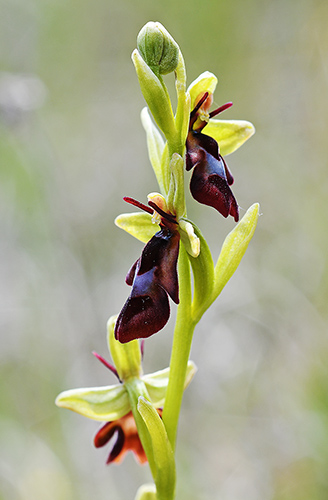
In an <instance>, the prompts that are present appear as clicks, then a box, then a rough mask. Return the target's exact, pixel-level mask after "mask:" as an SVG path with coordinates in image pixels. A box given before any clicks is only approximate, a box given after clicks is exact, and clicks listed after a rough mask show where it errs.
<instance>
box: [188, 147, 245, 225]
mask: <svg viewBox="0 0 328 500" xmlns="http://www.w3.org/2000/svg"><path fill="white" fill-rule="evenodd" d="M190 191H191V194H192V196H193V197H194V198H195V200H197V201H198V202H199V203H202V204H204V205H208V206H211V207H213V208H215V209H216V210H218V211H219V212H220V213H221V214H222V215H223V217H228V215H232V216H233V217H234V219H235V221H236V222H238V220H239V212H238V204H237V202H236V199H235V197H234V195H233V193H232V191H231V189H230V187H229V184H228V182H227V178H226V174H225V165H224V163H223V161H222V160H217V159H216V158H214V157H213V156H211V155H209V154H206V156H205V160H204V161H203V162H199V163H198V164H197V166H196V167H195V168H194V170H193V174H192V178H191V181H190Z"/></svg>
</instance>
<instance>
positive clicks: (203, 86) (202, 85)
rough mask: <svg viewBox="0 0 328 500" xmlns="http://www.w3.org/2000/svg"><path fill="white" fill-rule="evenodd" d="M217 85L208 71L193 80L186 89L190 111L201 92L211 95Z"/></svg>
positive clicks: (215, 79) (214, 77)
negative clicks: (189, 101)
mask: <svg viewBox="0 0 328 500" xmlns="http://www.w3.org/2000/svg"><path fill="white" fill-rule="evenodd" d="M217 83H218V79H217V78H216V76H215V75H213V73H211V72H210V71H204V73H202V74H201V75H199V77H198V78H196V80H194V81H193V82H192V83H191V84H190V85H189V87H188V92H189V94H190V100H191V109H194V107H195V105H196V101H197V98H198V96H199V94H201V93H203V92H209V93H210V94H213V93H214V90H215V88H216V85H217Z"/></svg>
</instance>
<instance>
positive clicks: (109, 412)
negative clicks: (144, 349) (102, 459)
mask: <svg viewBox="0 0 328 500" xmlns="http://www.w3.org/2000/svg"><path fill="white" fill-rule="evenodd" d="M115 321H116V317H115V316H113V317H111V318H110V319H109V321H108V336H107V341H108V347H109V349H110V352H111V356H112V359H113V361H114V365H115V366H113V365H110V364H109V363H108V362H107V361H106V360H105V359H104V358H103V357H102V356H100V355H99V354H96V353H94V354H95V356H96V357H97V358H98V359H99V360H100V361H101V362H102V363H103V364H104V365H105V366H106V367H107V368H109V369H110V371H111V372H113V373H114V374H115V375H116V377H117V378H118V380H119V383H117V384H115V385H109V386H105V387H90V388H82V389H71V390H68V391H64V392H62V393H61V394H59V396H58V397H57V399H56V404H57V406H59V407H61V408H67V409H69V410H72V411H75V412H77V413H79V414H80V415H83V416H85V417H87V418H91V419H93V420H98V421H100V422H105V423H104V424H103V425H102V427H101V428H100V429H99V430H98V432H97V434H96V436H95V438H94V444H95V446H96V448H100V447H102V446H104V445H106V444H107V443H109V441H110V440H111V439H112V438H115V437H116V439H114V444H113V445H112V447H111V451H110V453H109V456H108V459H107V463H108V464H109V463H119V462H121V460H122V459H123V458H124V455H125V454H126V453H127V452H128V451H132V452H133V453H134V455H135V457H136V458H137V460H138V461H139V462H141V463H144V462H145V461H146V460H147V458H146V454H145V451H144V448H143V446H142V444H141V441H140V437H139V435H138V431H137V425H136V421H135V414H133V413H132V411H133V408H135V403H134V402H133V398H132V399H131V384H133V383H134V382H135V383H136V385H137V387H138V391H137V392H138V394H137V397H138V395H139V394H140V395H141V396H143V397H146V398H147V400H148V401H149V402H150V403H151V404H152V406H153V407H154V408H156V410H157V412H158V414H159V415H160V416H161V408H162V407H163V405H164V402H165V396H166V391H167V385H168V381H169V374H170V369H169V368H166V369H164V370H159V371H157V372H155V373H151V374H148V375H143V374H142V366H141V354H142V353H141V350H140V346H139V341H138V340H135V341H133V342H129V343H128V344H121V343H120V342H118V341H117V340H115V338H114V325H115ZM195 373H196V366H195V365H194V363H193V362H192V361H189V362H188V367H187V372H186V378H185V384H184V387H187V385H188V384H189V383H190V381H191V379H192V378H193V376H194V374H195ZM128 386H129V387H130V390H129V388H128ZM132 392H133V391H132Z"/></svg>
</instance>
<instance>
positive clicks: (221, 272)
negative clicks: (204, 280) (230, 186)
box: [212, 203, 260, 300]
mask: <svg viewBox="0 0 328 500" xmlns="http://www.w3.org/2000/svg"><path fill="white" fill-rule="evenodd" d="M259 208H260V207H259V204H258V203H254V205H252V206H251V207H250V208H249V209H248V210H247V212H246V214H245V215H244V217H243V218H242V219H241V220H240V221H239V223H238V224H237V225H236V227H235V228H234V229H233V230H232V231H231V232H230V233H229V234H228V236H227V237H226V239H225V240H224V243H223V245H222V249H221V253H220V255H219V258H218V260H217V263H216V265H215V269H214V288H213V297H212V298H213V300H215V299H216V297H217V296H218V295H219V294H220V293H221V291H222V289H223V288H224V286H225V285H226V284H227V282H228V281H229V279H230V278H231V276H232V275H233V273H234V272H235V270H236V269H237V267H238V266H239V263H240V261H241V259H242V257H243V255H244V253H245V252H246V249H247V247H248V245H249V242H250V241H251V239H252V237H253V234H254V231H255V228H256V225H257V221H258V217H259Z"/></svg>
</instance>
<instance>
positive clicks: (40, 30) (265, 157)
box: [0, 0, 328, 500]
mask: <svg viewBox="0 0 328 500" xmlns="http://www.w3.org/2000/svg"><path fill="white" fill-rule="evenodd" d="M149 20H158V21H160V22H162V23H163V24H164V25H165V26H166V28H167V29H168V30H169V31H170V32H171V33H172V35H173V36H174V37H175V39H176V40H177V41H178V42H179V44H180V46H181V49H182V51H183V54H184V57H185V61H186V65H187V73H188V82H189V83H190V82H191V81H192V80H193V79H194V78H196V77H197V76H198V75H199V74H200V73H201V72H203V71H205V70H209V71H212V72H214V73H215V74H216V75H217V76H218V78H219V86H218V88H217V91H216V94H215V104H217V105H218V106H219V105H221V104H222V103H224V102H226V101H228V100H232V101H233V102H234V106H233V108H231V109H230V110H228V111H227V112H226V113H225V118H239V119H248V120H250V121H252V122H253V123H254V124H255V126H256V129H257V133H256V135H255V136H254V137H253V138H252V139H251V140H250V141H249V142H248V143H247V144H246V145H245V146H244V147H243V148H241V149H240V150H239V151H238V152H236V153H235V154H233V155H232V156H230V157H227V161H228V164H229V166H230V168H231V170H232V172H233V174H234V176H235V186H234V193H235V195H236V197H237V199H238V202H239V204H240V205H241V207H242V210H241V214H243V213H244V210H245V209H247V208H248V206H250V205H251V204H252V203H253V202H255V201H258V202H260V204H261V212H262V214H263V215H262V217H261V218H260V220H259V226H258V229H257V231H256V234H255V237H254V239H253V241H252V243H251V246H250V248H249V250H248V252H247V254H246V256H245V258H244V260H243V261H242V264H241V267H240V268H239V269H238V272H237V273H236V275H235V276H234V277H233V279H232V280H231V282H230V283H229V284H228V286H227V287H226V289H225V290H224V292H223V293H222V295H221V297H220V299H219V300H218V301H217V302H216V303H215V305H214V306H213V308H212V309H211V311H210V312H208V313H207V314H206V315H205V317H204V318H203V320H202V322H201V323H200V325H199V327H198V328H197V330H196V334H195V339H194V344H193V349H192V355H191V357H192V359H193V360H194V361H195V362H196V364H197V365H198V367H199V371H198V373H197V376H196V378H195V380H194V381H193V383H192V385H191V386H190V388H189V389H188V391H187V393H186V395H185V399H184V403H183V410H182V415H181V422H180V429H179V445H178V450H177V459H178V474H179V483H178V499H179V500H183V499H188V500H189V499H192V500H193V499H195V500H208V499H220V500H232V499H234V500H236V499H238V500H326V499H327V496H328V480H327V474H326V472H327V468H328V368H327V366H328V339H327V332H328V328H327V301H328V291H327V284H328V273H327V256H328V248H327V243H328V232H327V224H328V217H327V214H328V208H327V197H328V170H327V154H328V151H327V149H328V148H327V132H328V130H327V107H328V105H327V91H328V59H327V54H328V32H327V22H328V4H327V2H326V1H324V0H323V1H319V0H317V1H315V0H275V1H274V0H264V1H263V0H246V1H245V0H240V1H239V0H236V1H231V2H227V1H223V0H220V1H210V0H203V1H202V2H199V1H196V0H189V1H186V0H180V1H177V0H169V1H163V2H159V1H150V0H144V1H138V0H137V1H134V0H130V1H129V0H121V1H120V2H114V1H113V0H107V1H104V0H97V1H94V2H91V1H88V0H79V1H76V0H65V1H64V0H1V17H0V57H1V74H0V166H1V173H0V176H1V177H0V214H1V215H0V217H1V222H0V224H1V226H0V233H1V236H0V245H1V264H0V270H1V271H0V272H1V281H0V287H1V288H0V290H1V305H0V308H1V350H0V361H1V396H0V426H1V429H0V485H1V486H0V498H1V500H9V499H10V500H31V499H32V498H33V499H35V500H39V499H40V500H59V499H60V500H71V499H73V498H74V499H75V500H90V499H92V500H104V499H110V500H129V499H133V498H134V494H135V492H136V490H137V488H138V486H139V485H140V484H142V483H143V482H145V481H148V480H150V475H149V473H148V469H147V467H139V466H138V465H137V464H136V463H135V461H134V459H133V457H132V456H128V457H126V459H125V461H124V463H123V464H122V465H121V466H119V467H117V466H112V467H106V466H105V465H104V462H105V458H106V455H107V450H95V449H94V448H93V445H92V438H93V435H94V433H95V432H96V430H97V429H98V424H97V423H96V422H93V421H88V420H86V419H84V418H83V417H80V416H78V415H76V414H73V413H70V412H68V411H64V410H59V409H58V408H56V407H55V406H54V399H55V397H56V395H57V394H58V393H59V392H60V391H62V390H64V389H67V388H72V387H81V386H91V385H106V384H111V383H114V382H115V381H114V378H113V377H112V375H111V374H110V373H109V372H108V371H106V370H105V368H104V367H103V366H101V365H100V363H98V362H97V360H96V359H95V358H94V357H93V356H92V354H91V351H92V350H96V351H98V352H99V353H101V354H102V355H104V356H106V357H107V350H106V342H105V325H106V321H107V318H108V317H109V316H110V315H112V314H115V313H117V312H118V311H119V310H120V308H121V307H122V305H123V303H124V301H125V299H126V297H127V295H128V293H129V289H128V287H127V286H126V285H125V284H124V276H125V273H126V272H127V270H128V269H129V267H130V265H131V264H132V263H133V262H134V260H135V259H136V258H137V257H138V256H139V254H140V251H141V248H142V245H141V244H140V243H139V242H137V241H136V240H133V238H132V237H129V236H128V235H126V234H124V233H123V232H122V231H120V230H119V229H117V228H116V227H115V226H114V225H113V220H114V218H115V216H116V215H117V214H119V213H121V212H122V211H127V210H129V207H127V206H125V204H124V202H123V201H122V197H123V196H132V197H135V198H137V199H139V200H141V201H145V200H146V195H147V193H148V192H150V191H154V190H156V189H157V186H156V183H155V179H154V176H153V173H152V171H151V169H150V165H149V161H148V157H147V150H146V141H145V136H144V131H143V129H142V127H141V124H140V119H139V113H140V110H141V108H142V107H143V106H144V101H143V98H142V95H141V92H140V90H139V87H138V82H137V78H136V76H135V72H134V68H133V65H132V62H131V60H130V54H131V52H132V50H133V49H134V47H135V40H136V36H137V33H138V31H139V29H140V28H141V27H142V26H143V24H145V23H146V22H147V21H149ZM167 80H168V85H169V87H170V89H172V88H173V86H172V80H171V79H170V78H168V79H167ZM188 203H189V216H190V217H191V218H192V219H193V220H194V221H195V222H196V223H197V224H198V225H199V226H200V227H201V229H202V231H203V233H204V235H205V236H206V237H207V238H208V241H209V243H210V246H211V249H212V251H213V255H214V256H215V257H216V256H217V254H218V251H219V248H220V245H221V243H222V241H223V239H224V236H225V235H226V234H227V233H228V232H229V231H230V230H231V229H232V227H233V226H234V222H233V220H225V219H223V218H222V217H220V216H219V214H217V213H216V212H215V211H214V210H212V209H211V208H208V207H202V206H200V205H197V204H196V203H194V202H193V201H192V200H188ZM230 219H231V218H230ZM172 309H173V314H172V316H174V307H173V308H172ZM172 326H173V321H171V322H170V323H169V324H168V327H167V328H166V329H165V330H164V331H163V332H161V333H159V334H158V335H156V336H154V337H153V338H151V339H150V340H149V341H148V342H147V344H146V351H145V358H144V369H145V371H146V372H150V371H152V370H156V369H159V368H164V367H165V366H167V364H168V360H169V352H170V342H171V338H172Z"/></svg>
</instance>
